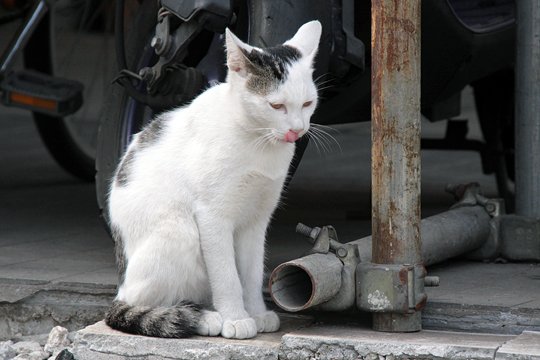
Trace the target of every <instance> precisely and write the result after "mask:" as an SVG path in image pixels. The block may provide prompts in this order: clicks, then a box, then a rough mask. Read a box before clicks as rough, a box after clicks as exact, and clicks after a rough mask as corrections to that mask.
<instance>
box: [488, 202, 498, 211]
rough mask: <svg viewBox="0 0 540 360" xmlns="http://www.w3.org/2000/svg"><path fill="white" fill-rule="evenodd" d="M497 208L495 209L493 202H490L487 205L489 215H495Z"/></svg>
mask: <svg viewBox="0 0 540 360" xmlns="http://www.w3.org/2000/svg"><path fill="white" fill-rule="evenodd" d="M495 209H496V207H495V204H494V203H491V202H488V203H487V204H486V211H487V212H488V213H493V212H494V211H495Z"/></svg>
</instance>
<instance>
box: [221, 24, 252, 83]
mask: <svg viewBox="0 0 540 360" xmlns="http://www.w3.org/2000/svg"><path fill="white" fill-rule="evenodd" d="M225 45H226V47H227V67H228V68H229V71H233V72H236V73H238V74H239V75H240V76H242V77H246V76H247V64H248V60H247V58H246V55H245V53H244V51H245V52H246V53H250V52H251V51H252V50H253V47H252V46H249V45H248V44H246V43H244V42H242V40H240V39H239V38H237V37H236V35H234V34H233V33H232V31H231V30H229V28H227V29H225Z"/></svg>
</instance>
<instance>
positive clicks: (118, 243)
mask: <svg viewBox="0 0 540 360" xmlns="http://www.w3.org/2000/svg"><path fill="white" fill-rule="evenodd" d="M111 232H112V237H113V239H114V255H115V258H116V268H117V270H118V286H120V285H122V283H123V282H124V276H125V274H126V259H125V257H124V241H123V240H122V236H121V235H120V231H119V230H118V229H117V228H116V227H115V226H114V225H111Z"/></svg>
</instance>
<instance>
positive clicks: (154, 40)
mask: <svg viewBox="0 0 540 360" xmlns="http://www.w3.org/2000/svg"><path fill="white" fill-rule="evenodd" d="M162 44H163V40H161V38H158V37H157V36H154V37H153V38H152V41H150V46H151V47H153V48H154V49H156V50H158V48H160V47H161V45H162Z"/></svg>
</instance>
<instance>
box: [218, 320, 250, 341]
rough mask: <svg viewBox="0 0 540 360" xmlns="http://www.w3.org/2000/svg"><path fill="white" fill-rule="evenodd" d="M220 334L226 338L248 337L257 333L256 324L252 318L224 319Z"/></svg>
mask: <svg viewBox="0 0 540 360" xmlns="http://www.w3.org/2000/svg"><path fill="white" fill-rule="evenodd" d="M221 335H222V336H223V337H225V338H228V339H249V338H252V337H255V335H257V324H256V323H255V320H254V319H252V318H246V319H241V320H225V321H224V322H223V328H222V329H221Z"/></svg>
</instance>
